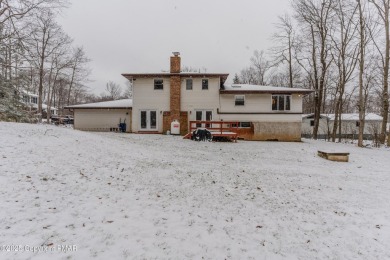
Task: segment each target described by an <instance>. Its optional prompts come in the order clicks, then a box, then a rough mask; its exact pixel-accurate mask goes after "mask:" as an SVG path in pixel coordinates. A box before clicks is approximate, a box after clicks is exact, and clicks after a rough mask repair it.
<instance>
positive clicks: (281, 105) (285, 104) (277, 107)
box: [272, 95, 291, 111]
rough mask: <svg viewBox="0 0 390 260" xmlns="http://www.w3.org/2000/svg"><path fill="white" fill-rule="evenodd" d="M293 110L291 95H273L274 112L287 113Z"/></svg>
mask: <svg viewBox="0 0 390 260" xmlns="http://www.w3.org/2000/svg"><path fill="white" fill-rule="evenodd" d="M290 109H291V95H272V110H274V111H285V110H290Z"/></svg>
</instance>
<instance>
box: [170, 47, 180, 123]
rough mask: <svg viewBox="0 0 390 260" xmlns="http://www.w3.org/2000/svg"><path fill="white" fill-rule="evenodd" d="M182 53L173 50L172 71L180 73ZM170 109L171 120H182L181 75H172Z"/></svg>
mask: <svg viewBox="0 0 390 260" xmlns="http://www.w3.org/2000/svg"><path fill="white" fill-rule="evenodd" d="M179 55H180V53H179V52H173V56H172V57H171V73H180V56H179ZM170 80H171V86H170V87H171V88H170V109H171V120H175V119H176V120H180V88H181V81H180V75H171V77H170Z"/></svg>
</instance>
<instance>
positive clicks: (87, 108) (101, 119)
mask: <svg viewBox="0 0 390 260" xmlns="http://www.w3.org/2000/svg"><path fill="white" fill-rule="evenodd" d="M132 102H133V101H132V100H131V99H121V100H114V101H106V102H97V103H89V104H82V105H73V106H66V107H65V109H69V110H71V111H73V118H74V126H73V127H74V129H78V130H86V131H100V132H105V131H119V124H120V123H125V124H126V132H131V123H132V122H131V118H132V117H131V114H132Z"/></svg>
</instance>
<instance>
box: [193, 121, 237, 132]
mask: <svg viewBox="0 0 390 260" xmlns="http://www.w3.org/2000/svg"><path fill="white" fill-rule="evenodd" d="M238 126H239V122H237V121H190V132H191V133H192V132H193V131H194V130H196V129H198V128H206V129H207V130H209V131H210V132H212V133H219V134H223V133H225V132H233V133H237V130H238Z"/></svg>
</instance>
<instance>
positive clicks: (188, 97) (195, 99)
mask: <svg viewBox="0 0 390 260" xmlns="http://www.w3.org/2000/svg"><path fill="white" fill-rule="evenodd" d="M186 79H187V78H182V79H181V101H180V102H181V110H182V111H188V112H189V114H188V116H189V120H195V119H196V118H195V117H196V115H195V114H196V113H194V112H195V111H196V110H212V111H213V120H219V118H218V115H217V108H218V107H219V85H220V82H219V78H208V80H209V89H207V90H206V89H202V78H193V80H192V90H187V89H186Z"/></svg>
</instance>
